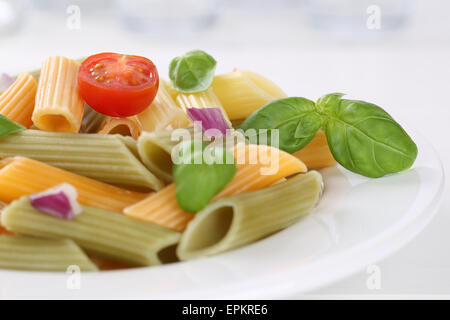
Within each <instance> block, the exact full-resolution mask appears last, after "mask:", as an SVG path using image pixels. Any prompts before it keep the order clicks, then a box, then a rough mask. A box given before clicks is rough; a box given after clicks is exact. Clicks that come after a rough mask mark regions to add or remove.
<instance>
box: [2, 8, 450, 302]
mask: <svg viewBox="0 0 450 320" xmlns="http://www.w3.org/2000/svg"><path fill="white" fill-rule="evenodd" d="M374 2H376V1H374ZM87 11H88V12H86V10H85V11H83V8H82V20H81V22H82V24H81V29H80V30H69V29H67V28H66V18H67V15H66V13H65V11H64V10H60V11H56V12H53V13H51V14H49V13H43V12H36V11H32V12H29V14H28V15H27V17H26V21H25V23H24V25H23V27H22V29H21V30H20V31H19V32H17V33H16V34H13V35H9V36H6V37H0V48H1V49H0V71H5V72H11V73H14V72H17V71H21V70H29V69H34V68H36V67H38V66H39V65H40V62H41V61H42V60H43V59H44V58H45V57H46V56H49V55H67V56H71V57H74V58H75V57H81V56H85V55H88V54H90V53H96V52H101V51H115V52H124V53H135V54H141V55H145V56H147V57H149V58H151V59H153V60H154V62H155V63H156V64H157V66H158V68H159V70H160V74H161V75H162V76H165V77H167V65H168V63H169V61H170V59H171V58H172V57H174V56H175V55H178V54H180V53H182V52H184V51H187V50H189V49H193V48H201V49H204V50H206V51H208V52H211V53H212V54H213V56H214V57H215V58H216V59H217V60H218V63H219V64H218V72H225V71H228V70H231V69H232V68H234V67H238V68H243V69H251V70H255V71H258V72H260V73H262V74H264V75H266V76H268V77H270V78H271V79H273V80H274V81H275V82H277V83H279V84H280V86H281V87H282V88H284V89H285V90H286V91H287V92H288V93H289V94H290V95H299V96H305V97H308V98H311V99H316V98H318V97H319V96H321V95H322V94H325V93H330V92H344V93H348V94H349V97H353V98H359V99H363V100H367V101H371V102H374V103H377V104H379V105H380V106H382V107H384V108H385V109H387V110H388V111H389V112H390V113H391V114H392V115H393V116H394V118H396V119H397V120H399V122H400V123H408V124H410V125H413V126H414V127H415V128H417V129H418V130H419V131H420V132H421V133H422V134H423V135H424V136H426V137H427V138H428V139H429V140H430V141H431V143H432V144H433V145H434V146H435V148H436V149H437V150H438V152H439V154H440V156H441V159H442V162H443V163H444V167H445V169H446V171H447V172H448V170H449V169H450V142H449V137H450V133H449V131H448V130H450V98H449V97H450V19H449V16H448V12H450V3H449V2H448V1H446V0H428V1H427V0H421V1H418V2H417V3H416V6H415V8H414V11H413V13H414V14H413V16H412V17H411V20H410V23H409V25H408V27H407V28H405V29H404V30H402V31H400V32H398V33H393V34H390V33H387V34H381V35H379V37H378V39H367V38H364V39H361V40H359V41H356V40H349V39H346V40H343V39H338V38H336V37H333V36H331V35H327V34H324V33H321V32H318V31H315V30H311V28H309V27H308V25H307V24H306V23H305V21H304V19H303V17H304V16H303V14H302V12H301V11H300V9H298V10H289V11H276V12H272V13H267V12H262V11H257V12H251V13H246V14H243V13H237V12H225V14H224V15H223V16H221V17H220V18H219V20H218V21H217V23H216V25H215V26H214V27H213V28H212V29H210V30H207V31H203V32H199V33H198V34H195V35H193V36H182V37H181V36H171V37H163V36H157V35H145V36H144V35H136V34H131V33H128V32H126V31H123V30H122V29H120V28H119V27H118V25H117V23H116V21H115V16H114V13H113V12H112V11H111V10H106V9H105V10H101V11H97V12H91V11H89V10H87ZM374 32H376V31H374ZM419 152H420V150H419ZM377 265H378V266H379V267H380V270H381V289H379V290H369V289H368V288H367V286H366V281H367V278H368V276H369V275H368V274H367V273H366V271H365V270H363V271H361V272H360V273H358V274H355V275H353V276H351V277H349V278H347V279H344V280H342V281H339V282H337V283H335V284H332V285H329V286H327V287H325V288H322V289H320V290H317V291H315V292H312V293H310V294H312V296H311V295H308V296H307V297H308V298H311V297H313V298H320V297H328V296H329V295H334V296H337V297H345V296H346V297H349V295H357V296H360V295H362V294H364V295H365V294H376V295H392V294H393V295H396V294H402V295H403V296H404V295H421V296H423V295H433V294H446V295H450V196H449V187H448V185H447V186H446V190H445V195H444V200H443V202H442V205H441V207H440V209H439V211H438V213H437V214H436V216H435V218H434V219H433V221H432V222H431V223H430V224H429V225H428V226H427V227H426V229H425V230H424V231H423V232H422V233H421V234H420V235H419V236H418V237H417V238H416V239H414V240H413V241H412V242H411V243H409V244H408V245H407V246H406V247H404V248H403V249H401V250H400V251H398V252H396V253H395V254H393V255H392V256H391V257H389V258H387V259H385V260H384V261H381V262H379V263H378V264H377ZM304 297H305V296H304V295H302V294H299V295H296V296H293V297H288V298H304Z"/></svg>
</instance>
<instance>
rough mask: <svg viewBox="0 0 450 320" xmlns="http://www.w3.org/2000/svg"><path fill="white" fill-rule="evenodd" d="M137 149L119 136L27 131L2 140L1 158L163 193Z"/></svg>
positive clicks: (0, 142) (130, 142) (158, 182)
mask: <svg viewBox="0 0 450 320" xmlns="http://www.w3.org/2000/svg"><path fill="white" fill-rule="evenodd" d="M135 145H136V143H135V142H134V141H133V140H132V139H131V140H130V139H126V138H125V137H122V136H120V135H101V134H74V133H58V132H47V131H39V130H26V131H22V132H19V133H17V134H11V135H9V136H7V137H3V138H2V139H0V157H2V158H6V157H14V156H23V157H27V158H31V159H34V160H38V161H42V162H45V163H47V164H49V165H52V166H55V167H59V168H61V169H64V170H67V171H71V172H74V173H77V174H80V175H84V176H87V177H90V178H93V179H96V180H100V181H103V182H107V183H111V184H115V185H120V186H123V187H134V188H143V189H152V190H159V189H161V188H162V187H163V183H162V182H161V181H160V180H159V179H158V178H156V177H155V176H154V175H153V174H152V173H151V172H150V171H149V170H148V169H147V168H146V167H145V166H144V165H143V164H142V163H141V162H140V161H139V159H138V158H137V157H136V146H135Z"/></svg>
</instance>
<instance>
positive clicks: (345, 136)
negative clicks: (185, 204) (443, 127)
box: [241, 93, 417, 178]
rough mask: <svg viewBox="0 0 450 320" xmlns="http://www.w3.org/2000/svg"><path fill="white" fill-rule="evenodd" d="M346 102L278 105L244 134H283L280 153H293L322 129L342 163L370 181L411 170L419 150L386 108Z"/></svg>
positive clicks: (258, 115) (334, 97)
mask: <svg viewBox="0 0 450 320" xmlns="http://www.w3.org/2000/svg"><path fill="white" fill-rule="evenodd" d="M342 96H343V94H340V93H332V94H328V95H325V96H323V97H321V98H320V99H319V100H318V101H317V103H316V104H314V103H312V101H309V100H307V99H304V98H286V99H281V100H276V101H273V102H271V103H269V104H267V105H265V106H264V107H262V108H261V109H259V110H257V111H255V112H254V113H253V114H252V115H251V116H250V117H249V118H248V119H247V120H246V121H244V123H243V124H242V125H241V129H243V130H247V129H268V130H269V131H270V130H271V129H280V132H279V136H280V143H279V147H280V149H282V150H284V151H287V152H290V153H293V152H295V151H297V150H300V149H301V148H303V147H304V146H305V145H306V144H307V143H308V142H309V141H310V140H311V139H312V138H313V137H314V136H315V134H316V133H317V131H318V130H319V129H321V128H322V129H323V130H324V131H325V133H326V136H327V141H328V145H329V147H330V150H331V152H332V154H333V157H334V158H335V159H336V161H337V162H339V163H340V164H341V165H342V166H343V167H345V168H346V169H348V170H350V171H353V172H355V173H358V174H361V175H364V176H367V177H373V178H376V177H382V176H384V175H386V174H390V173H396V172H400V171H403V170H406V169H408V168H409V167H411V166H412V164H413V163H414V161H415V159H416V157H417V146H416V144H415V143H414V141H412V139H411V138H410V137H409V135H408V134H407V133H406V132H405V130H404V129H403V128H402V127H401V126H400V125H399V124H398V123H397V122H396V121H395V120H394V119H393V118H392V117H391V116H390V115H389V114H388V113H387V112H386V111H384V110H383V109H382V108H380V107H378V106H376V105H374V104H372V103H369V102H365V101H359V100H347V99H342ZM267 141H270V140H269V139H267Z"/></svg>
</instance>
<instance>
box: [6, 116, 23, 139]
mask: <svg viewBox="0 0 450 320" xmlns="http://www.w3.org/2000/svg"><path fill="white" fill-rule="evenodd" d="M22 130H26V128H25V127H24V126H23V125H21V124H18V123H16V122H14V121H11V120H9V119H8V118H7V117H5V116H4V115H1V114H0V137H4V136H7V135H9V134H11V133H16V132H19V131H22Z"/></svg>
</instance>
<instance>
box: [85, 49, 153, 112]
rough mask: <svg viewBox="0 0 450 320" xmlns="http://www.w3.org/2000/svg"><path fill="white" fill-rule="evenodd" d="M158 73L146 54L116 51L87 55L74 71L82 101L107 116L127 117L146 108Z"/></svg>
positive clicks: (150, 100)
mask: <svg viewBox="0 0 450 320" xmlns="http://www.w3.org/2000/svg"><path fill="white" fill-rule="evenodd" d="M158 86H159V77H158V71H157V70H156V66H155V65H154V64H153V62H152V61H150V60H149V59H147V58H144V57H139V56H130V55H123V54H118V53H109V52H108V53H99V54H95V55H93V56H90V57H88V58H87V59H86V60H85V61H84V62H83V63H82V64H81V66H80V70H79V72H78V87H79V90H80V94H81V96H82V97H83V99H84V101H86V103H87V104H88V105H89V106H90V107H91V108H93V109H94V110H95V111H97V112H100V113H102V114H105V115H108V116H111V117H130V116H133V115H136V114H138V113H140V112H142V111H144V109H145V108H147V107H148V106H149V105H150V103H152V101H153V99H154V98H155V96H156V92H157V91H158Z"/></svg>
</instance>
